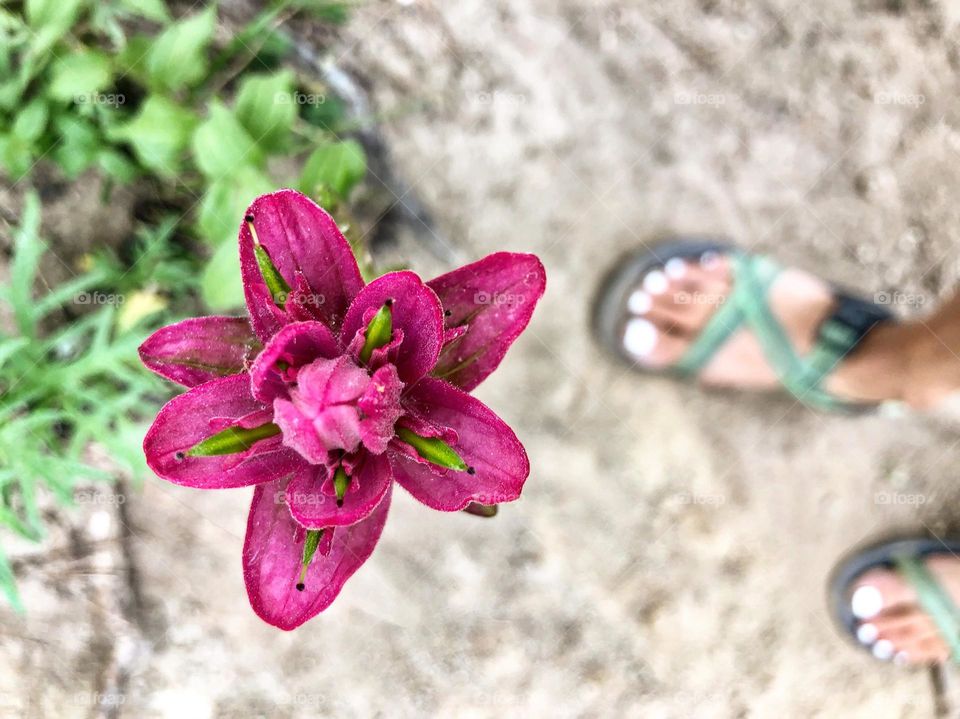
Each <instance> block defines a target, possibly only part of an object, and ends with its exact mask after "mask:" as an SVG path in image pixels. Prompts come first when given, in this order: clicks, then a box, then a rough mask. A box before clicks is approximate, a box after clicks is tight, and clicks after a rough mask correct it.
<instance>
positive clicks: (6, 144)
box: [0, 135, 33, 181]
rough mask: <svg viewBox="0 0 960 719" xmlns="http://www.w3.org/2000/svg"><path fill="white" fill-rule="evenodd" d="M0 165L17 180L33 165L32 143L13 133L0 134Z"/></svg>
mask: <svg viewBox="0 0 960 719" xmlns="http://www.w3.org/2000/svg"><path fill="white" fill-rule="evenodd" d="M0 165H3V168H4V169H5V170H6V171H7V174H8V175H10V177H12V178H13V179H14V180H15V181H19V180H20V178H21V177H23V176H24V175H25V174H27V172H28V171H29V170H30V167H31V166H32V165H33V145H32V143H30V142H27V141H26V140H23V139H21V138H19V137H16V136H14V135H0Z"/></svg>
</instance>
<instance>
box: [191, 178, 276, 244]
mask: <svg viewBox="0 0 960 719" xmlns="http://www.w3.org/2000/svg"><path fill="white" fill-rule="evenodd" d="M274 188H275V183H273V182H272V181H271V180H270V178H269V177H267V176H266V175H264V174H263V173H262V172H260V171H259V170H257V169H256V168H254V167H250V166H244V167H241V168H240V169H239V170H237V171H236V172H235V173H232V174H231V175H230V176H228V177H224V178H222V179H220V180H217V181H215V182H213V183H211V184H210V186H209V187H208V188H207V191H206V193H204V196H203V202H202V203H201V204H200V217H199V219H198V221H197V226H198V229H199V230H200V234H201V235H203V239H204V240H206V241H207V242H208V243H210V244H211V245H214V246H217V245H219V244H220V243H221V242H228V243H230V244H232V245H236V241H237V232H238V230H239V228H240V223H241V221H242V220H243V211H244V210H246V209H247V206H248V205H249V204H250V202H251V200H253V198H254V197H257V196H258V195H264V194H266V193H268V192H270V191H271V190H273V189H274Z"/></svg>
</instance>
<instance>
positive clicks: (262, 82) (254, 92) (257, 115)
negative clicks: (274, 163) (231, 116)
mask: <svg viewBox="0 0 960 719" xmlns="http://www.w3.org/2000/svg"><path fill="white" fill-rule="evenodd" d="M292 89H293V73H292V72H291V71H290V70H281V71H280V72H277V73H274V74H272V75H250V76H248V77H247V78H246V79H245V80H244V81H243V82H242V83H241V85H240V90H239V92H238V93H237V103H236V110H235V113H236V116H237V120H239V121H240V124H241V125H243V126H244V128H246V130H247V132H249V133H250V136H251V137H252V138H253V139H254V141H255V142H256V143H257V144H258V145H260V147H262V148H263V149H264V150H266V151H267V152H276V151H279V150H283V149H285V148H286V147H287V146H288V144H289V141H290V130H291V128H292V127H293V122H294V120H296V117H297V106H296V105H295V104H294V102H293V100H294V98H293V92H292Z"/></svg>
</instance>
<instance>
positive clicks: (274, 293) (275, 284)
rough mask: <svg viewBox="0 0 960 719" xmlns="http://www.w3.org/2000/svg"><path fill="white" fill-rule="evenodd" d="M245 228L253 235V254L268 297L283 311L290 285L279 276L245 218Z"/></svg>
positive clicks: (254, 230) (249, 220) (250, 221)
mask: <svg viewBox="0 0 960 719" xmlns="http://www.w3.org/2000/svg"><path fill="white" fill-rule="evenodd" d="M247 227H248V228H249V229H250V234H251V235H253V254H254V256H255V257H256V258H257V267H259V268H260V274H261V275H262V276H263V281H264V282H265V283H266V284H267V289H268V290H270V296H271V297H273V302H274V304H275V305H276V306H277V307H279V308H280V309H283V306H284V304H285V303H286V301H287V295H289V294H290V285H288V284H287V281H286V280H285V279H283V275H281V274H280V270H278V269H277V267H276V265H274V264H273V260H271V259H270V254H269V253H268V252H267V248H266V247H264V246H263V245H261V244H260V237H259V236H258V235H257V230H256V229H255V228H254V226H253V220H252V219H250V218H249V217H248V218H247Z"/></svg>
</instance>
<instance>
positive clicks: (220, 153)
mask: <svg viewBox="0 0 960 719" xmlns="http://www.w3.org/2000/svg"><path fill="white" fill-rule="evenodd" d="M193 158H194V160H195V161H196V163H197V167H199V168H200V171H201V172H202V173H203V174H204V175H206V176H207V178H209V179H210V180H213V181H216V180H220V179H222V178H227V177H229V176H230V175H231V174H233V173H234V172H237V171H238V170H239V169H240V168H241V167H244V166H254V167H262V166H263V164H264V155H263V151H262V150H261V149H260V148H259V147H258V146H257V144H256V143H255V142H254V140H253V138H252V137H250V134H249V133H248V132H247V131H246V130H244V129H243V125H241V124H240V121H239V120H237V118H236V116H234V114H233V113H232V112H230V110H228V109H227V108H226V107H224V106H223V105H221V104H220V103H219V102H212V103H210V114H209V116H208V117H207V119H206V120H205V121H204V122H203V124H202V125H200V127H198V128H197V131H196V132H195V133H194V135H193Z"/></svg>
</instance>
